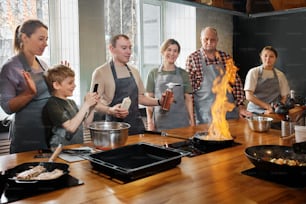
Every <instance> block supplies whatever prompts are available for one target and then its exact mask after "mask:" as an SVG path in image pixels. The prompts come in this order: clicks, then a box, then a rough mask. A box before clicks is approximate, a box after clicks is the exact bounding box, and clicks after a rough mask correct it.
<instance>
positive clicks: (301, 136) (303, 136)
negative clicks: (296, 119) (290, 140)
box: [294, 125, 306, 142]
mask: <svg viewBox="0 0 306 204" xmlns="http://www.w3.org/2000/svg"><path fill="white" fill-rule="evenodd" d="M294 130H295V142H304V141H306V126H300V125H296V126H294Z"/></svg>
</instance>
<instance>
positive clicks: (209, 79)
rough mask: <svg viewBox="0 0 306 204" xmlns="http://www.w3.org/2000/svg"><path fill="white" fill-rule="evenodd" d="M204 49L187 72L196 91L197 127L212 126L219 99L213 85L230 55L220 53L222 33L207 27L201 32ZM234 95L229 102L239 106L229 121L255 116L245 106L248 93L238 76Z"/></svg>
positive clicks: (190, 62)
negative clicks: (220, 34) (215, 102)
mask: <svg viewBox="0 0 306 204" xmlns="http://www.w3.org/2000/svg"><path fill="white" fill-rule="evenodd" d="M201 43H202V47H201V48H200V49H198V50H197V51H195V52H193V53H192V54H190V55H189V56H188V58H187V62H186V70H187V71H188V72H189V76H190V81H191V83H192V87H193V90H194V106H195V115H196V119H197V123H210V122H211V112H210V108H211V105H212V103H213V102H214V99H215V94H214V93H212V84H213V81H214V80H215V78H216V77H217V76H219V75H220V71H219V69H218V68H222V69H224V68H225V63H226V60H227V59H229V58H230V56H229V55H228V54H226V53H225V52H222V51H220V50H217V49H216V48H217V44H218V33H217V30H216V29H215V28H212V27H206V28H204V29H203V30H202V31H201ZM231 86H232V93H228V94H227V98H228V101H229V102H232V103H235V105H236V107H235V108H234V109H233V110H232V111H231V112H228V113H227V114H226V118H227V119H236V118H239V116H240V117H241V116H251V115H252V113H250V112H248V111H247V110H246V108H245V105H244V103H243V102H244V99H245V95H244V91H243V85H242V82H241V79H240V77H239V75H238V74H236V79H235V83H234V84H232V85H231Z"/></svg>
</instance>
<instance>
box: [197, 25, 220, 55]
mask: <svg viewBox="0 0 306 204" xmlns="http://www.w3.org/2000/svg"><path fill="white" fill-rule="evenodd" d="M201 43H202V47H203V49H204V50H205V51H207V52H215V51H216V48H217V44H218V32H217V30H216V29H215V28H213V27H205V28H203V29H202V31H201Z"/></svg>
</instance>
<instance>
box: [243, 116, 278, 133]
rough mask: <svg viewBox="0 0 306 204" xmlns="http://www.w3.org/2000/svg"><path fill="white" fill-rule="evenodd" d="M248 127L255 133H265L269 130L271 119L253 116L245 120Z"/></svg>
mask: <svg viewBox="0 0 306 204" xmlns="http://www.w3.org/2000/svg"><path fill="white" fill-rule="evenodd" d="M247 120H248V124H249V127H250V128H251V130H253V131H256V132H267V131H269V130H270V128H271V123H272V121H273V118H270V117H264V116H253V117H249V118H247Z"/></svg>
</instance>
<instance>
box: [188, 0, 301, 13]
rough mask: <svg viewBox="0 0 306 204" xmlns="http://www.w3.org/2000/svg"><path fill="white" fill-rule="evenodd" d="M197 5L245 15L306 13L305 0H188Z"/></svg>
mask: <svg viewBox="0 0 306 204" xmlns="http://www.w3.org/2000/svg"><path fill="white" fill-rule="evenodd" d="M188 1H189V2H195V3H197V4H201V5H205V6H209V7H214V8H219V9H224V10H228V11H233V12H238V13H241V14H246V15H248V16H254V17H256V16H260V15H275V14H280V13H288V12H298V11H306V0H188Z"/></svg>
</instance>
